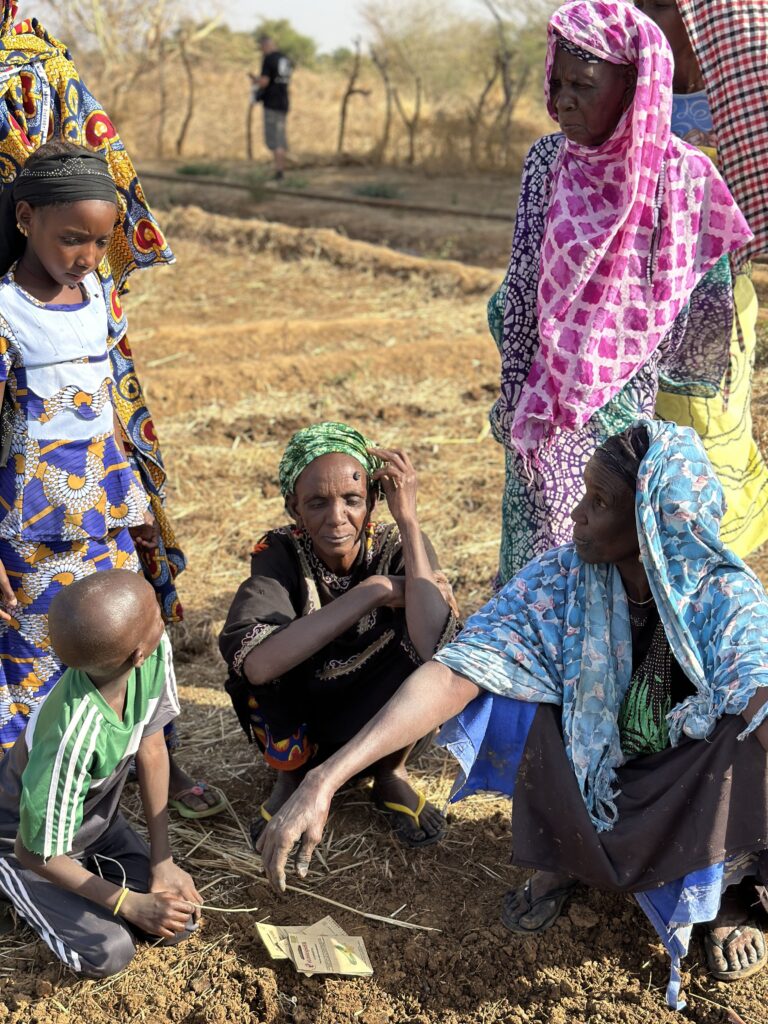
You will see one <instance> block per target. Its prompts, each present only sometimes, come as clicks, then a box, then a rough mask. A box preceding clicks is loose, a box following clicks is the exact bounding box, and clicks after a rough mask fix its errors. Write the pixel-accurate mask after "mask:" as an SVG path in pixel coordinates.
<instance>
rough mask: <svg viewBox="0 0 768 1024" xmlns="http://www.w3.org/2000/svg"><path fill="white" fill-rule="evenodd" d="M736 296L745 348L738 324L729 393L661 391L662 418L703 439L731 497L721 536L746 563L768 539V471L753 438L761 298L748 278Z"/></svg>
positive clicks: (658, 407)
mask: <svg viewBox="0 0 768 1024" xmlns="http://www.w3.org/2000/svg"><path fill="white" fill-rule="evenodd" d="M733 294H734V304H735V307H736V316H737V317H738V321H739V325H740V327H741V343H740V339H739V331H738V330H737V326H736V324H735V323H734V326H733V334H732V335H731V368H730V380H729V382H728V388H727V392H726V391H725V390H724V391H721V392H720V394H718V395H717V396H716V397H715V398H711V399H705V398H690V397H688V396H685V395H673V394H670V393H668V392H665V391H659V395H658V399H657V401H656V413H657V415H659V416H660V417H662V418H663V419H665V420H673V421H674V422H675V423H679V424H680V425H681V426H691V427H694V428H695V430H696V432H697V433H698V434H699V436H700V437H701V439H702V441H703V442H704V447H705V448H706V450H707V454H708V455H709V458H710V461H711V462H712V465H713V466H714V469H715V472H716V473H717V476H718V479H719V480H720V483H721V484H722V487H723V491H724V492H725V500H726V504H727V510H726V513H725V517H724V519H723V523H722V527H721V530H720V535H721V537H722V539H723V542H724V543H725V544H726V545H727V546H728V547H729V548H731V550H732V551H735V552H736V554H737V555H740V556H741V557H742V558H744V557H746V556H747V555H748V554H750V553H751V552H752V551H754V550H755V549H756V548H758V547H760V545H761V544H764V543H765V542H766V541H767V540H768V469H766V465H765V463H764V462H763V457H762V455H761V454H760V450H759V449H758V447H757V445H756V444H755V441H754V438H753V437H752V410H751V407H750V400H751V397H752V368H753V365H754V361H755V343H756V335H755V325H756V323H757V295H756V294H755V289H754V286H753V284H752V281H751V280H750V279H749V277H748V276H747V275H746V274H739V275H738V277H737V278H736V281H735V285H734V293H733Z"/></svg>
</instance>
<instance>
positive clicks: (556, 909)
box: [501, 878, 579, 935]
mask: <svg viewBox="0 0 768 1024" xmlns="http://www.w3.org/2000/svg"><path fill="white" fill-rule="evenodd" d="M578 884H579V883H578V882H577V881H573V882H568V884H567V885H561V886H560V887H559V888H557V889H550V890H549V892H545V893H542V894H541V896H537V897H536V898H535V899H534V898H533V897H532V896H531V879H530V878H529V879H528V881H527V882H526V883H525V885H524V886H523V888H522V891H520V890H519V889H510V890H509V892H508V893H507V894H506V895H505V896H504V899H503V901H502V904H501V922H502V924H503V925H504V927H505V928H509V930H510V931H511V932H517V933H522V934H525V935H538V934H539V932H545V931H546V930H547V928H551V927H552V925H553V924H554V923H555V921H556V920H557V919H558V917H560V915H561V914H562V912H563V908H564V907H565V905H566V903H567V902H568V900H569V899H570V898H571V896H573V894H574V892H575V891H576V888H577V886H578ZM545 903H552V910H551V911H550V912H549V914H547V916H546V917H545V918H544V920H543V921H542V922H541V923H540V924H538V925H536V926H535V927H534V928H527V927H526V926H525V925H524V924H523V921H522V918H524V917H526V916H527V915H528V914H530V913H531V911H532V910H535V909H536V908H537V907H541V906H543V905H544V904H545Z"/></svg>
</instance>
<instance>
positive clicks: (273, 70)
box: [261, 50, 293, 111]
mask: <svg viewBox="0 0 768 1024" xmlns="http://www.w3.org/2000/svg"><path fill="white" fill-rule="evenodd" d="M292 71H293V65H292V64H291V62H290V60H288V58H287V57H286V56H285V54H284V53H280V51H279V50H275V52H274V53H268V54H267V55H266V57H265V58H264V63H263V64H262V65H261V74H262V77H263V78H268V79H269V85H266V86H265V87H264V90H263V92H262V102H263V103H264V106H265V107H268V108H269V109H270V110H282V111H287V110H288V83H289V82H290V80H291V73H292Z"/></svg>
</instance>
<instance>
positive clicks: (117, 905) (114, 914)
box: [112, 887, 130, 917]
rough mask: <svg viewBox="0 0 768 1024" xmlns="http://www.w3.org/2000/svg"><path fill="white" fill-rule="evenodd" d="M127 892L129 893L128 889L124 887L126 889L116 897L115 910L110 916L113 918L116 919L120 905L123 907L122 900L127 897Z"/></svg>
mask: <svg viewBox="0 0 768 1024" xmlns="http://www.w3.org/2000/svg"><path fill="white" fill-rule="evenodd" d="M129 892H130V889H128V888H127V887H126V888H124V889H123V891H122V892H121V893H120V895H119V896H118V897H117V903H116V904H115V909H114V910H113V911H112V916H113V917H117V915H118V913H119V911H120V907H122V905H123V900H124V899H125V897H126V896H127V895H128V893H129Z"/></svg>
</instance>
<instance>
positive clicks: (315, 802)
mask: <svg viewBox="0 0 768 1024" xmlns="http://www.w3.org/2000/svg"><path fill="white" fill-rule="evenodd" d="M332 796H333V792H332V791H331V792H330V793H329V792H327V790H326V787H324V786H323V784H322V783H321V782H320V781H319V779H318V777H317V776H316V775H314V774H313V773H312V772H309V773H308V774H307V777H306V778H305V779H304V781H303V782H302V783H301V785H300V786H299V788H298V789H297V790H296V792H295V793H294V794H293V796H291V797H290V799H289V800H287V801H286V802H285V803H284V804H283V806H282V807H281V808H280V810H279V811H277V812H276V813H275V814H274V815H273V817H272V820H271V821H270V822H269V824H268V825H267V827H266V828H265V829H264V831H263V832H262V833H261V836H260V837H259V841H258V843H257V844H256V849H257V850H258V852H259V853H260V854H261V860H262V864H263V866H264V873H265V874H266V876H267V881H268V882H269V884H270V885H271V886H272V888H273V889H274V890H275V892H280V893H283V892H285V866H286V864H287V862H288V857H289V856H290V853H291V850H292V849H293V847H294V844H296V843H298V844H299V848H298V851H297V853H296V873H297V874H298V876H299V878H306V875H307V872H308V871H309V862H310V860H311V859H312V853H313V851H314V849H315V847H316V846H317V844H318V843H319V842H320V840H321V839H322V837H323V829H324V828H325V823H326V821H327V820H328V812H329V810H330V807H331V797H332Z"/></svg>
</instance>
